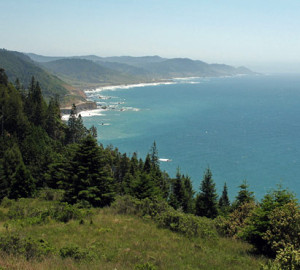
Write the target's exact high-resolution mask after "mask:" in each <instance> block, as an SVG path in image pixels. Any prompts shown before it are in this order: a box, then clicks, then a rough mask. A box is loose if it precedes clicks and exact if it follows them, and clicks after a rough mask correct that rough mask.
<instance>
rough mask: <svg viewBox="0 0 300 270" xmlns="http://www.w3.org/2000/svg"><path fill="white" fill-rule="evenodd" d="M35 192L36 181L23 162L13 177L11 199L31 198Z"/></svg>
mask: <svg viewBox="0 0 300 270" xmlns="http://www.w3.org/2000/svg"><path fill="white" fill-rule="evenodd" d="M34 191H35V183H34V179H33V177H32V176H31V174H30V172H29V170H28V169H27V168H26V166H25V165H24V163H23V162H21V163H20V164H19V166H18V167H17V169H16V172H15V173H14V174H13V175H12V183H11V187H10V192H9V196H8V197H9V198H11V199H19V198H27V197H31V196H32V195H33V193H34Z"/></svg>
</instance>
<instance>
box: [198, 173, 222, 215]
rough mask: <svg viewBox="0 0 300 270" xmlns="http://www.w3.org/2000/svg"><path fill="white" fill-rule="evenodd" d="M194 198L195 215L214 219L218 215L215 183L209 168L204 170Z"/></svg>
mask: <svg viewBox="0 0 300 270" xmlns="http://www.w3.org/2000/svg"><path fill="white" fill-rule="evenodd" d="M200 191H201V192H200V193H199V194H198V195H197V198H196V215H198V216H205V217H208V218H215V217H216V216H217V215H218V207H217V205H218V203H217V197H218V195H217V194H216V188H215V183H214V181H213V179H212V173H211V171H210V169H209V168H207V169H206V171H205V174H204V177H203V180H202V182H201V185H200Z"/></svg>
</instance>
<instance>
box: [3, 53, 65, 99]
mask: <svg viewBox="0 0 300 270" xmlns="http://www.w3.org/2000/svg"><path fill="white" fill-rule="evenodd" d="M0 67H2V68H4V69H5V71H6V74H7V76H8V78H9V80H10V81H12V82H14V81H15V80H16V79H17V78H18V79H19V80H20V82H21V84H23V85H24V87H28V85H29V84H30V81H31V77H32V76H34V77H35V79H36V80H37V81H39V82H40V85H41V88H42V91H43V95H44V96H45V97H46V98H49V97H51V96H54V95H55V94H58V95H60V96H64V95H66V94H67V93H68V90H67V87H68V85H67V84H66V83H65V82H63V81H62V80H60V79H59V78H57V77H55V76H53V75H51V74H50V73H49V72H46V71H45V70H43V69H42V68H41V67H39V66H37V65H36V64H35V63H34V62H33V61H32V60H31V59H30V58H29V57H28V56H26V55H24V54H22V53H19V52H13V51H7V50H0Z"/></svg>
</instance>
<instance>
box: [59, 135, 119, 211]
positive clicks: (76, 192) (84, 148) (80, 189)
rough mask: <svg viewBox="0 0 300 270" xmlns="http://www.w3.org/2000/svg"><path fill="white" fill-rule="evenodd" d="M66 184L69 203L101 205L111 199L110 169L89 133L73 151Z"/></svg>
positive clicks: (66, 196) (66, 195)
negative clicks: (73, 154)
mask: <svg viewBox="0 0 300 270" xmlns="http://www.w3.org/2000/svg"><path fill="white" fill-rule="evenodd" d="M66 184H67V185H66V187H65V189H66V193H65V199H66V200H67V201H68V202H70V203H76V202H81V201H82V202H88V203H90V204H91V205H93V206H97V207H103V206H106V205H109V204H110V203H111V202H112V201H113V198H114V191H113V190H114V188H113V178H112V170H111V168H110V167H109V165H108V164H106V163H105V162H104V156H103V152H102V151H101V149H100V147H99V146H98V145H97V143H96V140H95V139H94V138H93V137H92V136H91V135H88V136H87V137H86V138H85V139H83V140H82V143H81V144H80V145H79V148H78V149H77V151H76V152H75V156H74V158H73V160H72V162H71V164H70V170H69V174H68V179H67V183H66Z"/></svg>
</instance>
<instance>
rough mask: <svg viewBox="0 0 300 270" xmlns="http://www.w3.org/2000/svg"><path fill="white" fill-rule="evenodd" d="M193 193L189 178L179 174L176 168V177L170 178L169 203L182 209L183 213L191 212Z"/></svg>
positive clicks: (192, 209) (192, 210)
mask: <svg viewBox="0 0 300 270" xmlns="http://www.w3.org/2000/svg"><path fill="white" fill-rule="evenodd" d="M194 194H195V192H194V190H193V186H192V183H191V179H190V178H189V177H188V176H187V177H185V176H184V175H181V174H180V171H179V169H178V171H177V174H176V178H175V179H172V180H171V191H170V195H169V203H170V205H171V206H172V207H173V208H175V209H182V211H183V212H185V213H193V212H194Z"/></svg>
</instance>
